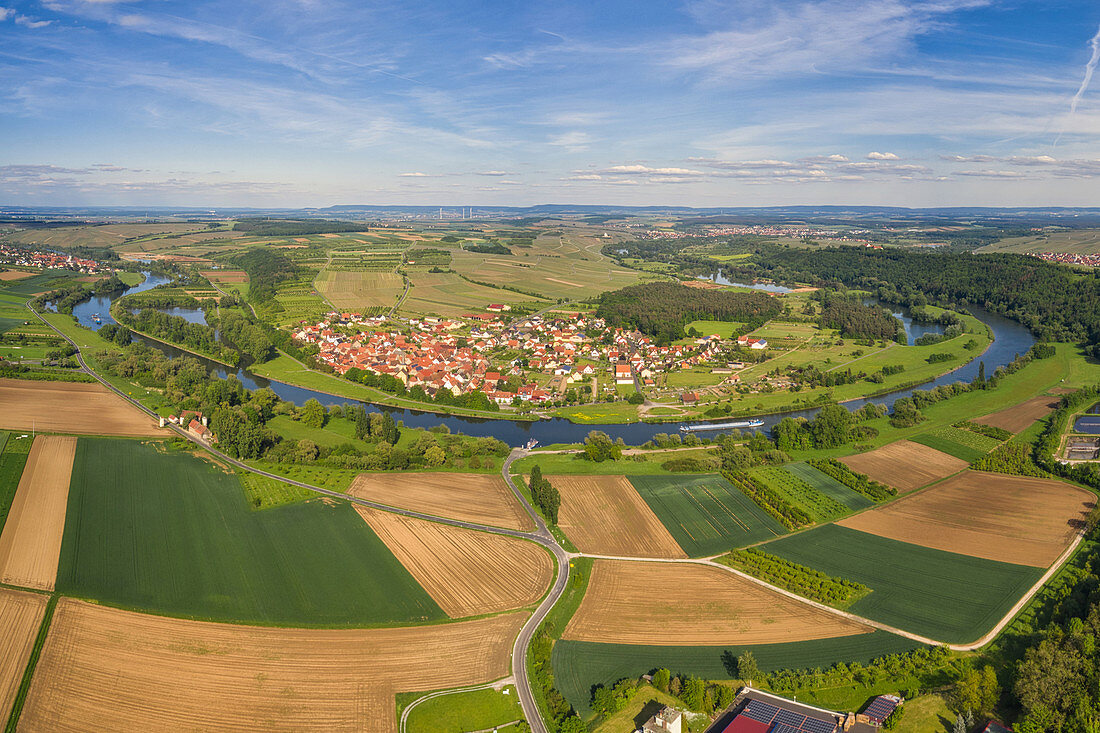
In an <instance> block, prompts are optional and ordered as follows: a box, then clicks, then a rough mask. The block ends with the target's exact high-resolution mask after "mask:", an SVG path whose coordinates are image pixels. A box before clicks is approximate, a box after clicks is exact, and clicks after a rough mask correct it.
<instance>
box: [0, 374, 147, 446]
mask: <svg viewBox="0 0 1100 733" xmlns="http://www.w3.org/2000/svg"><path fill="white" fill-rule="evenodd" d="M32 428H34V429H35V430H45V431H49V432H55V433H87V434H89V435H132V436H154V435H156V436H159V435H164V433H163V432H162V431H161V430H160V429H159V428H158V427H157V424H156V423H155V422H153V418H151V417H149V416H148V415H146V414H145V413H143V412H142V411H141V410H139V409H137V408H136V407H134V406H132V405H130V404H129V403H127V402H126V401H125V400H123V399H122V398H121V397H119V396H118V395H116V394H115V393H114V392H111V391H110V390H108V389H107V388H106V387H104V386H103V385H101V384H97V383H85V382H32V381H28V380H22V379H0V429H4V430H28V431H29V430H31V429H32Z"/></svg>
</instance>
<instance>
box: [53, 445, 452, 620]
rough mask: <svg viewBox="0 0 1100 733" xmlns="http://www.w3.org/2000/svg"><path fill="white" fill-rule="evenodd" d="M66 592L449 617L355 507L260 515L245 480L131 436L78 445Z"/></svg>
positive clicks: (378, 616) (63, 576)
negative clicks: (251, 503) (251, 504)
mask: <svg viewBox="0 0 1100 733" xmlns="http://www.w3.org/2000/svg"><path fill="white" fill-rule="evenodd" d="M57 588H58V590H59V591H60V592H62V593H65V594H67V595H73V596H77V597H80V598H89V599H93V600H97V601H101V602H104V603H108V604H112V605H118V606H122V607H125V608H134V609H140V610H145V611H151V612H154V613H163V614H167V615H172V616H184V617H189V618H200V619H208V620H216V621H234V622H242V623H258V624H277V625H288V626H370V625H383V624H407V623H416V622H424V621H434V620H438V619H442V618H445V616H444V614H443V612H442V610H441V609H440V608H439V606H438V605H436V603H435V602H434V601H433V600H432V599H431V598H430V597H429V596H428V594H427V593H426V592H425V591H424V590H423V589H422V588H421V587H420V586H419V585H418V584H417V583H416V581H415V580H414V579H413V577H412V576H411V575H410V574H409V573H408V571H407V570H405V568H404V567H402V565H401V564H400V563H399V562H398V561H397V559H396V558H395V557H394V556H393V554H392V553H390V551H389V550H388V549H387V548H386V546H385V545H384V544H383V543H382V541H381V540H380V539H378V537H377V536H376V535H375V534H374V533H373V532H372V531H371V530H370V528H369V527H368V526H367V523H366V522H364V521H363V520H362V519H361V518H360V517H359V515H358V514H357V513H356V512H355V510H354V509H352V508H351V506H350V505H348V504H345V503H342V502H340V503H334V502H331V501H326V500H320V499H318V500H314V501H309V502H305V503H298V504H291V505H288V506H282V507H277V508H274V509H268V510H265V511H251V510H250V508H249V505H248V502H247V501H246V500H245V494H244V492H243V491H242V490H241V485H240V482H239V481H238V480H237V477H236V475H234V474H232V473H227V472H225V471H223V470H221V469H219V468H217V467H215V466H213V465H211V464H210V463H208V462H206V461H203V460H201V459H199V458H196V457H194V456H192V455H190V454H187V453H162V452H158V450H157V448H156V447H154V446H153V445H148V444H142V443H140V442H138V441H130V440H111V439H104V438H81V439H80V440H79V442H78V443H77V451H76V460H75V462H74V464H73V474H72V484H71V487H70V490H69V509H68V513H67V516H66V518H65V538H64V541H63V543H62V547H61V563H60V567H59V569H58V574H57Z"/></svg>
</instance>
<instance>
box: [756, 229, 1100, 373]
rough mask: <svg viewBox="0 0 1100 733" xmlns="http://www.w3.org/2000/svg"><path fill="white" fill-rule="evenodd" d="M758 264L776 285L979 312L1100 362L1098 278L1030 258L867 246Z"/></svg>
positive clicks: (805, 252) (793, 252) (778, 256)
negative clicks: (1071, 345)
mask: <svg viewBox="0 0 1100 733" xmlns="http://www.w3.org/2000/svg"><path fill="white" fill-rule="evenodd" d="M757 265H758V266H759V268H760V269H761V270H763V271H764V272H765V273H766V274H768V275H769V276H771V277H774V278H777V279H781V280H785V281H797V282H812V283H818V284H823V285H840V284H843V285H847V286H853V287H860V288H865V289H868V290H872V291H874V292H876V293H877V294H878V296H879V297H880V298H882V299H883V300H886V301H889V302H894V303H902V304H905V305H912V306H923V305H925V304H926V303H927V302H929V301H932V302H936V303H938V304H939V305H943V306H946V307H954V308H953V309H955V308H965V307H966V306H967V305H970V304H975V305H980V306H983V307H985V308H988V309H989V310H991V311H994V312H996V313H1000V314H1002V315H1004V316H1007V317H1009V318H1012V319H1014V320H1016V321H1019V322H1020V323H1022V324H1024V325H1025V326H1027V327H1028V328H1030V329H1031V330H1032V331H1033V332H1034V333H1035V334H1037V335H1038V336H1039V337H1040V338H1042V339H1045V340H1048V341H1079V342H1085V343H1086V344H1087V346H1088V348H1089V351H1090V353H1091V354H1092V355H1093V356H1098V355H1100V273H1090V274H1082V273H1079V272H1075V271H1073V270H1070V269H1068V268H1066V267H1063V266H1061V265H1056V264H1052V263H1048V262H1043V261H1042V260H1039V259H1037V258H1035V257H1027V256H1025V255H1015V254H989V255H973V254H967V253H957V252H937V253H923V252H914V251H911V250H904V249H888V250H868V249H865V248H862V247H838V248H833V247H829V248H825V249H814V250H809V249H795V248H789V249H781V250H777V251H775V252H772V253H769V254H766V255H761V256H760V257H759V258H758V262H757ZM755 274H760V272H756V273H755Z"/></svg>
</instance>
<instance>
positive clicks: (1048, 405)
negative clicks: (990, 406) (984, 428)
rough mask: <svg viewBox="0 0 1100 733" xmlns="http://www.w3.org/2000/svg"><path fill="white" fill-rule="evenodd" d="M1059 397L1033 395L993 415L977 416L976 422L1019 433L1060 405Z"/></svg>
mask: <svg viewBox="0 0 1100 733" xmlns="http://www.w3.org/2000/svg"><path fill="white" fill-rule="evenodd" d="M1058 400H1059V398H1058V397H1050V396H1045V397H1044V396H1042V395H1040V396H1039V397H1032V398H1031V399H1030V400H1028V401H1027V402H1021V403H1020V404H1018V405H1015V406H1014V407H1009V408H1007V409H1005V410H998V411H997V412H994V413H993V414H992V415H986V416H985V417H979V418H975V420H974V422H980V423H985V424H986V425H992V426H994V427H997V428H1002V429H1004V430H1008V431H1010V432H1013V433H1018V432H1020V431H1021V430H1023V429H1024V428H1026V427H1027V426H1029V425H1031V424H1032V423H1033V422H1035V421H1036V420H1038V419H1039V418H1041V417H1046V415H1047V414H1048V413H1050V412H1051V411H1052V410H1054V409H1056V408H1057V407H1058Z"/></svg>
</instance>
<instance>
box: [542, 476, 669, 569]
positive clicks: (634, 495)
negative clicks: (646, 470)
mask: <svg viewBox="0 0 1100 733" xmlns="http://www.w3.org/2000/svg"><path fill="white" fill-rule="evenodd" d="M549 478H550V481H551V483H553V484H554V487H555V488H556V489H557V490H558V492H559V493H560V494H561V508H560V509H559V510H558V526H559V527H561V529H562V531H563V532H565V534H566V535H567V536H568V537H569V539H571V540H572V541H573V543H574V544H575V545H576V546H577V547H579V548H580V550H581V551H582V552H588V553H592V554H595V555H617V556H621V557H669V558H682V557H687V555H685V554H684V551H683V550H682V549H681V548H680V546H679V545H678V544H676V540H674V539H673V538H672V535H671V534H669V533H668V530H667V529H665V526H664V525H663V524H661V520H659V519H657V515H656V514H654V513H653V510H651V509H650V508H649V505H647V504H646V503H645V501H644V500H643V499H642V497H641V496H639V495H638V492H637V491H635V490H634V487H633V486H631V485H630V482H629V481H627V480H626V477H625V476H550V477H549Z"/></svg>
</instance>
